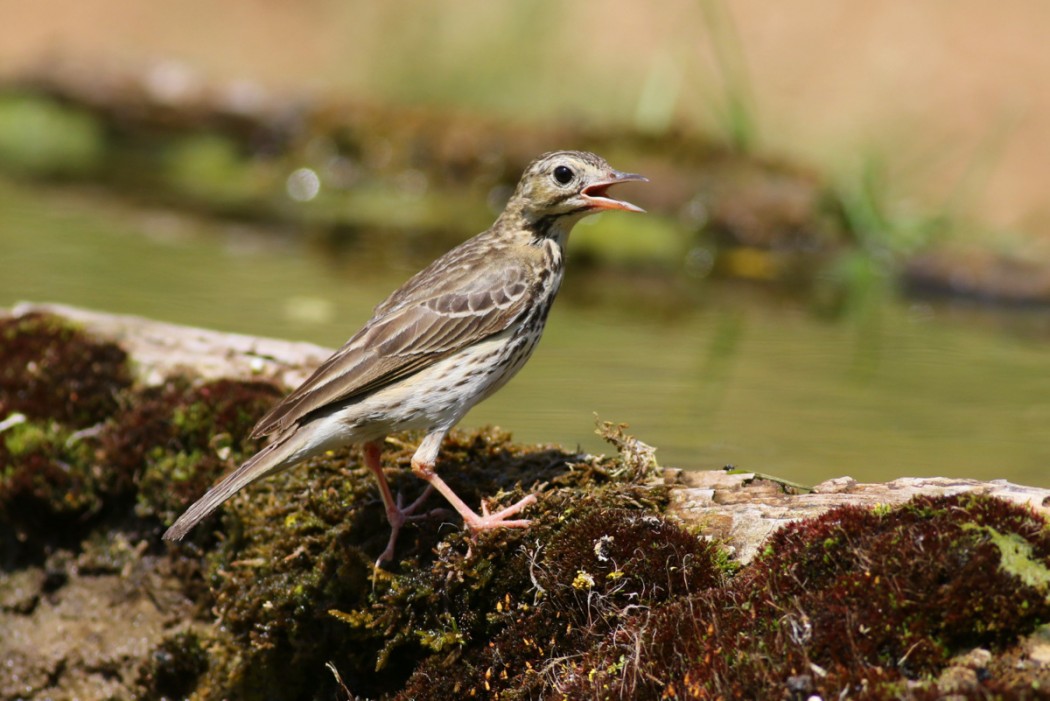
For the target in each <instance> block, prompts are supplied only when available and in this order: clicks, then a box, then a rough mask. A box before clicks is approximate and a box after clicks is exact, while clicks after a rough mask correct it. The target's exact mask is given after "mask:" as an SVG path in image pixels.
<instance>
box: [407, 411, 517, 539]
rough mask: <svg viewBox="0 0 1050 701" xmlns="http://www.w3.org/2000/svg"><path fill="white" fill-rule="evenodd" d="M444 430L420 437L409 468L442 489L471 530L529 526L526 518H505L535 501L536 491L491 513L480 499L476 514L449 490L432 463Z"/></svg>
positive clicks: (440, 490)
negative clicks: (421, 439)
mask: <svg viewBox="0 0 1050 701" xmlns="http://www.w3.org/2000/svg"><path fill="white" fill-rule="evenodd" d="M445 433H446V432H445V431H440V432H436V433H430V434H428V435H427V437H426V438H424V439H423V442H422V443H420V444H419V448H418V449H417V450H416V454H415V455H414V456H412V471H413V472H414V473H415V474H416V475H417V476H418V477H419V478H420V479H424V480H426V481H427V483H429V484H430V486H431V487H434V488H435V489H437V490H438V491H439V492H441V496H443V497H445V499H447V500H448V503H449V504H452V508H454V509H455V510H456V511H458V512H459V515H460V516H462V517H463V524H464V525H465V526H466V527H467V528H469V529H470V530H471V531H474V532H477V531H485V530H489V529H493V528H525V527H526V526H528V525H529V523H530V521H529V520H528V519H516V520H508V518H509V517H510V516H515V515H516V514H517V513H518V512H519V511H521V510H522V509H524V508H525V507H526V506H529V505H531V504H535V503H536V495H535V494H530V495H528V496H527V497H525V498H524V499H522V500H521V501H519V502H517V503H515V504H511V505H510V506H508V507H507V508H505V509H503V510H501V511H497V512H496V513H494V514H490V513H489V510H488V507H487V506H485V503H484V502H482V504H481V514H482V515H481V516H479V515H478V514H477V513H475V512H474V510H473V509H471V508H470V507H469V506H467V504H466V502H464V501H463V500H462V499H460V498H459V496H458V495H457V494H456V493H455V492H453V491H452V488H451V487H449V486H448V485H447V484H445V481H444V480H443V479H441V478H440V477H438V476H437V473H436V472H434V463H435V462H436V460H437V452H438V448H439V447H440V446H441V441H442V440H443V439H444V438H445Z"/></svg>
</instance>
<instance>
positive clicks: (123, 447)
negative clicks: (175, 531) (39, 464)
mask: <svg viewBox="0 0 1050 701" xmlns="http://www.w3.org/2000/svg"><path fill="white" fill-rule="evenodd" d="M278 395H279V392H278V390H277V389H276V388H274V387H273V386H272V385H269V384H266V383H261V382H238V381H232V380H218V381H215V382H207V383H203V384H195V383H192V382H189V381H187V380H178V379H176V380H172V381H169V382H167V383H165V384H164V385H163V386H160V387H153V388H149V389H146V390H143V391H142V392H140V393H139V394H138V395H137V396H136V397H134V399H133V401H132V402H130V404H129V406H128V407H127V408H125V409H124V410H123V411H121V412H120V413H119V414H118V415H117V416H116V417H115V419H114V421H113V422H111V423H110V424H108V425H107V427H106V430H105V431H103V433H102V435H101V436H100V442H101V446H102V450H103V451H104V453H105V456H106V459H107V461H108V463H109V466H110V468H111V471H112V474H113V476H114V479H115V480H116V481H117V482H118V483H119V484H120V485H121V486H122V487H124V486H130V485H134V486H135V488H136V489H137V508H136V513H137V514H138V516H140V517H143V518H156V519H159V520H160V522H161V523H163V524H165V525H170V523H171V522H172V521H174V520H175V518H176V517H177V516H178V515H179V514H180V513H182V511H183V510H184V509H185V508H186V507H187V506H189V505H190V504H191V503H193V501H195V500H196V499H197V498H199V497H200V496H201V494H203V493H204V491H205V490H206V489H207V488H208V487H209V486H210V485H211V484H212V482H213V481H214V480H215V479H216V478H218V477H219V476H220V475H221V474H222V473H223V472H226V471H227V470H230V469H232V468H234V467H236V465H237V464H239V463H240V462H241V461H243V460H244V459H245V458H246V457H248V456H249V455H251V454H252V453H253V452H254V451H255V450H256V449H257V448H258V443H257V442H256V441H253V440H251V439H249V438H248V436H249V434H250V433H251V429H252V427H253V426H254V425H255V422H256V421H258V419H259V417H260V416H261V415H262V414H263V413H264V412H265V411H266V409H267V408H269V407H270V406H271V405H272V404H273V402H274V401H275V400H276V399H277V397H278ZM205 532H206V529H202V533H205Z"/></svg>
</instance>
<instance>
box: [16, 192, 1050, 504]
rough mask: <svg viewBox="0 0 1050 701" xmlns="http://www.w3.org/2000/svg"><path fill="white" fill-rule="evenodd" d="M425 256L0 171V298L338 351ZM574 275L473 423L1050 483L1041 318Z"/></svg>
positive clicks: (1048, 387) (818, 474)
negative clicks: (821, 313)
mask: <svg viewBox="0 0 1050 701" xmlns="http://www.w3.org/2000/svg"><path fill="white" fill-rule="evenodd" d="M599 225H600V224H599ZM570 246H571V243H570ZM423 262H425V261H419V260H411V259H409V258H408V257H407V256H406V255H404V254H402V253H400V252H399V251H398V250H397V249H396V248H393V247H391V246H381V245H380V246H375V247H373V248H371V249H368V250H363V251H362V250H357V251H356V252H355V254H354V255H350V256H345V257H339V256H333V255H332V253H331V251H330V250H329V249H325V248H322V247H318V246H316V245H314V244H311V243H310V242H309V240H306V241H305V242H304V240H303V238H302V237H300V236H298V235H296V232H274V231H258V230H251V229H248V228H245V227H243V226H233V225H229V224H221V223H216V222H214V221H208V220H201V219H198V218H193V217H190V216H187V215H184V214H177V213H173V212H170V211H159V210H144V209H142V208H135V207H131V206H128V205H124V204H120V203H117V202H113V201H112V200H110V199H107V198H106V197H104V196H103V195H100V194H98V193H91V192H84V191H79V192H78V191H70V190H57V189H48V188H41V187H28V186H25V185H22V184H15V183H11V182H4V181H0V305H3V306H9V305H10V304H13V303H14V302H17V301H22V300H32V301H55V302H64V303H69V304H76V305H80V306H84V307H89V308H96V309H102V310H107V311H111V312H119V313H132V314H141V315H145V316H149V317H153V318H157V319H164V320H168V321H174V322H179V323H186V324H194V325H199V326H206V327H212V328H217V329H223V330H227V331H235V332H240V333H249V334H260V335H270V336H276V337H283V338H293V339H302V340H309V341H313V342H317V343H322V344H325V345H328V346H337V345H339V344H341V343H342V342H343V341H344V340H345V338H346V337H347V336H348V335H349V334H350V333H351V332H353V331H354V330H356V328H357V327H358V326H359V325H360V324H361V323H362V322H363V321H364V320H365V319H367V317H368V315H369V313H370V311H371V308H372V307H373V306H374V305H375V304H376V303H377V302H378V301H380V300H381V299H382V298H383V297H384V296H385V295H386V294H387V293H388V292H389V291H390V290H392V289H393V288H394V287H395V286H396V285H397V284H399V283H400V282H401V281H403V280H404V279H405V278H407V277H408V276H409V275H411V274H412V272H414V271H415V269H417V268H418V267H419V266H420V265H421V264H422V263H423ZM573 272H574V271H573V270H572V269H570V270H569V272H568V279H567V282H566V290H565V293H566V294H565V295H564V296H565V297H566V298H565V299H562V300H560V301H559V304H558V305H556V307H555V310H554V312H553V313H552V315H551V319H550V323H549V325H548V330H547V333H546V335H545V337H544V340H543V342H542V343H541V344H540V347H539V350H538V351H537V353H536V355H535V356H534V358H533V360H532V361H531V362H530V364H529V365H528V366H527V367H526V368H525V370H523V371H522V373H521V374H520V375H519V376H518V377H517V378H516V379H515V380H514V381H513V382H511V383H510V385H508V386H507V387H506V388H505V389H504V390H503V391H501V392H500V393H498V394H497V395H496V396H495V397H493V398H492V399H490V400H489V401H487V402H486V403H484V404H482V405H481V406H479V407H478V408H476V409H475V410H474V411H473V412H472V413H471V414H470V415H469V416H468V417H467V418H466V419H465V420H464V425H465V426H476V425H480V424H484V423H495V424H498V425H500V426H503V427H505V428H507V429H509V430H511V431H512V432H513V434H514V436H515V438H517V439H519V440H521V441H526V442H537V443H560V444H563V445H566V446H577V445H579V446H581V447H582V448H584V449H586V450H589V451H594V452H604V451H606V450H607V449H608V447H607V446H605V445H604V444H603V443H601V441H600V440H599V439H598V438H597V437H596V436H595V435H594V434H593V426H594V414H595V413H597V414H598V415H599V416H600V417H601V418H602V419H607V420H613V421H623V422H626V423H629V424H630V425H631V432H632V433H634V434H635V435H637V436H638V437H639V438H641V439H642V440H645V441H646V442H649V443H651V444H653V445H656V446H657V447H658V448H659V451H658V453H657V455H658V458H659V460H660V461H661V463H662V464H664V465H671V466H680V467H686V468H704V469H716V468H720V467H722V466H723V465H726V464H733V465H736V466H737V467H739V468H743V469H748V470H756V471H760V472H767V473H772V474H776V475H778V476H780V477H783V478H786V479H790V480H793V481H798V482H803V483H815V482H818V481H821V480H823V479H827V478H830V477H837V476H841V475H851V476H853V477H854V478H857V479H860V480H865V481H879V480H887V479H892V478H894V477H899V476H916V475H942V476H956V477H973V478H979V479H996V478H1005V479H1009V480H1011V481H1015V482H1020V483H1025V484H1031V485H1037V486H1044V487H1050V469H1048V468H1050V437H1048V435H1050V433H1048V430H1047V426H1048V425H1050V353H1048V352H1047V350H1048V348H1047V347H1048V339H1050V332H1048V331H1047V330H1046V325H1047V321H1046V315H1045V313H1044V312H1041V311H1032V312H1026V313H1021V312H1014V313H1011V314H1006V313H1005V312H1000V313H996V314H992V313H989V312H976V311H970V312H968V311H960V310H958V309H951V308H941V307H933V306H930V305H926V304H914V303H887V304H882V305H879V306H877V307H874V308H871V309H868V310H867V312H866V313H864V314H858V315H855V316H854V317H852V318H848V319H846V320H840V321H836V322H831V321H826V320H822V319H820V318H818V317H817V316H816V315H814V314H813V313H811V312H810V311H809V310H808V309H807V308H806V307H805V305H803V304H801V303H796V302H792V301H784V300H774V299H772V298H771V297H770V296H769V295H755V294H754V293H753V291H749V290H746V289H741V288H734V287H731V286H728V285H721V286H717V285H712V286H711V287H710V288H709V289H708V290H707V291H706V293H705V294H704V295H703V297H702V302H701V303H700V304H699V305H698V306H697V307H696V308H695V309H684V310H682V311H681V312H680V313H679V314H676V315H674V316H673V317H672V318H671V319H667V318H664V315H659V318H654V316H656V315H639V314H636V313H629V312H627V311H625V310H623V309H617V308H613V307H602V306H594V305H593V304H588V305H587V306H579V305H574V304H572V297H573V289H574V287H575V289H579V286H582V285H608V284H610V281H609V278H608V277H604V278H600V279H590V278H587V276H586V275H585V274H584V273H583V272H582V271H579V274H577V275H574V274H573ZM590 292H591V294H589V295H587V296H588V298H591V299H593V298H594V297H601V295H595V294H593V292H594V291H593V290H590Z"/></svg>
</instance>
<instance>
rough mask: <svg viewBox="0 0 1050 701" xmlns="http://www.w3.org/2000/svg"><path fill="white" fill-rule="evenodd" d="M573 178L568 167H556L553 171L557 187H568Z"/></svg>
mask: <svg viewBox="0 0 1050 701" xmlns="http://www.w3.org/2000/svg"><path fill="white" fill-rule="evenodd" d="M574 177H576V174H575V173H573V172H572V168H570V167H568V166H558V167H557V168H555V169H554V179H555V180H557V181H558V184H559V185H568V184H569V183H570V182H572V179H573V178H574Z"/></svg>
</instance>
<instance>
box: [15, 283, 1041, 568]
mask: <svg viewBox="0 0 1050 701" xmlns="http://www.w3.org/2000/svg"><path fill="white" fill-rule="evenodd" d="M32 312H42V313H48V314H55V315H58V316H61V317H65V318H67V319H70V320H72V321H75V322H77V323H78V324H82V325H83V326H84V328H85V329H87V330H88V331H89V332H91V333H92V334H94V335H96V336H98V337H100V338H105V339H110V340H112V341H114V342H116V343H118V344H120V345H121V346H122V347H124V348H125V349H126V350H127V352H128V355H129V356H131V358H133V359H134V361H135V362H134V367H135V368H136V369H137V372H138V373H139V375H140V378H141V379H142V380H143V381H145V382H147V383H158V382H160V381H162V380H163V378H165V377H168V376H169V375H171V374H172V373H174V372H179V371H187V370H189V371H191V372H192V374H193V375H195V376H197V377H200V378H202V379H209V380H214V379H221V378H227V379H245V380H247V379H252V380H256V379H265V380H270V381H274V382H276V383H278V384H281V385H284V386H288V387H294V386H295V385H297V384H298V383H299V382H301V381H302V380H303V379H305V378H306V376H307V375H309V374H310V372H312V371H313V369H314V368H315V367H317V366H318V365H319V364H320V363H321V362H322V361H323V360H325V359H326V358H327V357H328V356H329V355H330V354H331V353H332V349H328V348H324V347H321V346H318V345H314V344H311V343H302V342H291V341H283V340H279V339H272V338H263V337H254V336H245V335H241V334H233V333H224V332H220V331H212V330H208V329H200V328H194V327H189V326H181V325H178V324H169V323H165V322H160V321H155V320H152V319H146V318H142V317H136V316H127V315H119V314H108V313H105V312H96V311H91V310H87V309H81V308H77V307H71V306H67V305H59V304H30V303H25V304H20V305H18V306H16V307H15V308H14V309H13V310H12V314H13V315H16V316H18V315H23V314H27V313H32ZM663 477H664V484H666V485H667V486H669V487H670V495H671V497H670V504H669V506H668V513H669V514H672V515H674V516H675V517H676V518H678V519H680V520H681V521H682V522H683V523H685V524H688V525H695V526H698V527H701V528H702V529H703V530H704V532H705V533H706V534H708V535H710V536H712V537H715V538H718V539H721V540H723V541H725V542H726V543H728V544H729V545H731V546H732V547H733V548H735V551H736V552H735V557H736V558H737V559H738V560H739V561H740V562H742V563H746V562H749V561H750V560H751V559H752V558H753V557H754V556H755V554H756V553H757V552H758V550H759V548H760V547H761V546H762V544H763V543H764V542H765V540H766V539H767V538H768V537H769V536H770V534H772V533H773V532H774V531H775V530H777V529H778V528H780V527H781V526H784V525H785V524H787V523H790V522H792V521H797V520H799V519H804V518H814V517H816V516H819V515H821V514H822V513H824V512H826V511H828V510H829V509H833V508H836V507H839V506H847V505H850V506H879V505H885V506H893V505H898V504H902V503H904V502H906V501H908V500H909V499H912V498H913V497H916V496H948V495H953V494H961V493H975V494H981V495H983V496H991V497H998V498H1001V499H1005V500H1007V501H1010V502H1013V503H1015V504H1020V505H1025V506H1029V507H1031V508H1033V509H1035V510H1036V511H1037V512H1039V513H1041V514H1042V515H1043V516H1044V517H1046V518H1048V519H1050V489H1041V488H1038V487H1027V486H1023V485H1017V484H1013V483H1011V482H1008V481H1006V480H993V481H980V480H972V479H954V478H950V477H905V478H901V479H896V480H893V481H892V482H884V483H877V484H865V483H859V482H857V481H855V480H853V479H852V478H850V477H845V476H844V477H839V478H836V479H832V480H828V481H826V482H822V483H821V484H818V485H815V486H813V487H812V488H798V487H797V486H795V485H791V484H787V483H785V482H783V481H780V480H777V479H776V478H775V477H771V476H768V475H761V474H757V473H752V472H738V473H731V472H725V471H721V470H717V471H688V470H681V469H676V468H673V467H670V468H665V469H664V471H663Z"/></svg>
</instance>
